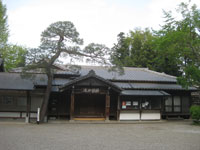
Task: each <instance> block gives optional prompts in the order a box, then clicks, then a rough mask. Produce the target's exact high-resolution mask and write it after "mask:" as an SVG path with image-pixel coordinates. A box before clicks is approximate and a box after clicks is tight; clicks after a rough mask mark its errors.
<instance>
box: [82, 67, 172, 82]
mask: <svg viewBox="0 0 200 150" xmlns="http://www.w3.org/2000/svg"><path fill="white" fill-rule="evenodd" d="M91 69H92V70H94V71H95V73H96V74H97V75H98V76H101V77H102V78H105V79H108V80H128V81H154V82H176V77H174V76H170V75H167V74H164V73H159V72H155V71H151V70H149V69H147V68H132V67H124V74H123V75H120V74H119V73H117V72H109V71H108V69H107V68H105V67H101V66H81V70H80V74H81V76H83V75H86V74H87V73H88V72H89V71H90V70H91Z"/></svg>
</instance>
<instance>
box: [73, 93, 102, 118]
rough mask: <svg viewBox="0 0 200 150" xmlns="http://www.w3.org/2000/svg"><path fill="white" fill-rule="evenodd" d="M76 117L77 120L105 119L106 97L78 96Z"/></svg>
mask: <svg viewBox="0 0 200 150" xmlns="http://www.w3.org/2000/svg"><path fill="white" fill-rule="evenodd" d="M74 115H75V117H76V118H104V117H105V95H100V94H76V95H75V101H74Z"/></svg>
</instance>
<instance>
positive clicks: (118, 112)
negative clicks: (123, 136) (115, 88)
mask: <svg viewBox="0 0 200 150" xmlns="http://www.w3.org/2000/svg"><path fill="white" fill-rule="evenodd" d="M119 115H120V96H119V95H118V98H117V120H118V121H119Z"/></svg>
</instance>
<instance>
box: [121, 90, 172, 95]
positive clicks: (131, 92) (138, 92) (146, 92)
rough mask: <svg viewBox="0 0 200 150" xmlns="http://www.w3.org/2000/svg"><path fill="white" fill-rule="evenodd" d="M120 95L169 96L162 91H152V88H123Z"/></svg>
mask: <svg viewBox="0 0 200 150" xmlns="http://www.w3.org/2000/svg"><path fill="white" fill-rule="evenodd" d="M121 95H122V96H123V95H124V96H125V95H131V96H132V95H134V96H170V94H168V93H167V92H164V91H153V90H124V91H122V92H121Z"/></svg>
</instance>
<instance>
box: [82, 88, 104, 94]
mask: <svg viewBox="0 0 200 150" xmlns="http://www.w3.org/2000/svg"><path fill="white" fill-rule="evenodd" d="M82 92H83V93H99V92H100V90H99V88H83V89H82Z"/></svg>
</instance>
